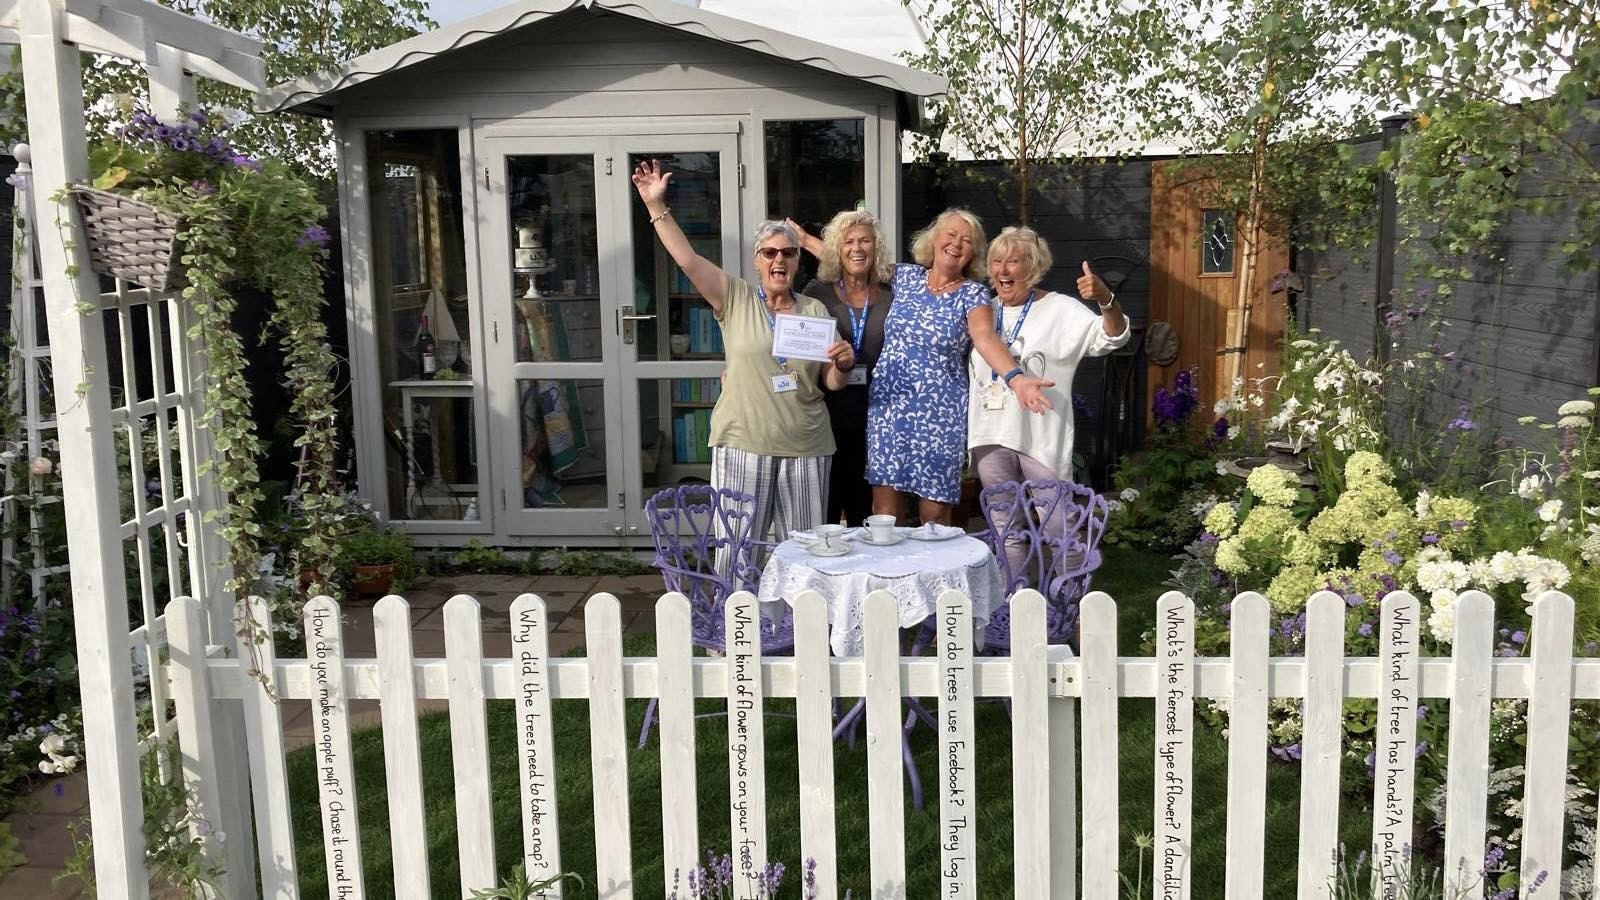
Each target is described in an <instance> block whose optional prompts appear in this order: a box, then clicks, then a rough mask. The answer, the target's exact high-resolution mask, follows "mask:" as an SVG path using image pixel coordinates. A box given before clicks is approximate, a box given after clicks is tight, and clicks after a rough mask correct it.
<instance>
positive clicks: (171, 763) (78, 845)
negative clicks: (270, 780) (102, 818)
mask: <svg viewBox="0 0 1600 900" xmlns="http://www.w3.org/2000/svg"><path fill="white" fill-rule="evenodd" d="M163 769H165V771H166V773H167V775H166V776H165V779H163V775H162V772H163ZM181 772H182V759H181V758H180V756H179V752H178V745H177V742H176V741H173V742H170V743H163V742H158V741H153V742H152V743H151V745H150V749H148V750H146V751H145V754H144V756H143V757H142V758H141V759H140V761H139V793H140V797H141V798H142V800H143V804H142V805H143V807H144V840H145V868H146V870H147V871H149V873H150V883H151V886H152V887H153V888H157V889H167V890H171V891H173V892H175V895H178V896H188V897H210V896H215V895H216V893H215V892H216V889H217V880H218V879H219V878H221V877H222V874H223V872H222V867H221V864H220V863H219V862H217V860H218V859H220V857H221V855H222V853H221V846H220V845H221V844H222V842H223V840H225V839H226V835H224V834H223V833H222V832H220V831H217V830H216V829H215V828H214V827H213V825H212V823H211V822H210V821H208V820H207V819H205V818H204V817H203V816H201V815H200V811H199V801H198V800H197V798H196V797H195V796H194V792H193V791H191V790H189V789H188V787H186V786H185V784H184V782H183V777H182V775H181V774H179V773H181ZM72 832H73V839H74V840H73V844H74V850H75V852H74V853H73V855H72V857H71V858H70V859H68V860H67V861H66V864H65V865H64V866H63V867H62V870H61V874H59V875H57V876H56V881H57V882H58V883H59V882H61V881H65V880H68V879H76V880H77V881H79V882H81V883H82V884H83V886H84V890H85V891H87V892H89V893H90V894H93V893H94V890H95V882H94V859H93V856H94V837H93V835H92V834H91V833H90V832H89V819H88V817H85V818H84V819H83V820H82V821H81V822H78V823H76V824H75V825H73V826H72Z"/></svg>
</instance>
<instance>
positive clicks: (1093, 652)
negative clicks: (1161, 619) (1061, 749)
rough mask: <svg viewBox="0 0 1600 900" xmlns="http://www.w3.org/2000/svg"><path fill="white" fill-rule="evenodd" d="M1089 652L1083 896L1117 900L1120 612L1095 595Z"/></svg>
mask: <svg viewBox="0 0 1600 900" xmlns="http://www.w3.org/2000/svg"><path fill="white" fill-rule="evenodd" d="M1078 621H1079V622H1080V623H1081V628H1080V632H1079V636H1078V646H1079V649H1081V650H1082V651H1083V700H1082V704H1081V710H1080V718H1081V719H1082V722H1081V723H1080V724H1079V729H1080V733H1081V734H1082V735H1083V743H1082V755H1083V814H1082V816H1080V819H1081V820H1082V822H1083V878H1082V882H1083V895H1084V896H1085V897H1116V896H1118V894H1119V892H1120V891H1121V889H1122V886H1121V885H1120V884H1118V883H1117V871H1118V866H1119V865H1120V854H1121V851H1122V847H1121V842H1120V836H1119V835H1118V830H1119V829H1118V823H1120V822H1121V821H1122V818H1121V810H1120V808H1119V806H1118V803H1119V799H1118V792H1117V777H1118V775H1117V743H1118V742H1117V726H1118V721H1117V606H1116V603H1114V602H1113V601H1112V599H1111V597H1110V596H1109V595H1107V594H1106V593H1105V592H1104V591H1091V592H1090V593H1089V594H1088V595H1087V596H1085V597H1084V598H1083V603H1082V604H1080V605H1079V606H1078Z"/></svg>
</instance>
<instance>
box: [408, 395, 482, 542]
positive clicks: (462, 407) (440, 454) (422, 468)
mask: <svg viewBox="0 0 1600 900" xmlns="http://www.w3.org/2000/svg"><path fill="white" fill-rule="evenodd" d="M446 390H459V388H454V387H452V388H451V389H441V388H440V387H439V386H438V385H433V384H428V383H427V382H421V383H417V382H412V383H410V384H407V385H404V386H402V387H401V388H399V389H398V391H397V393H398V394H399V396H400V398H401V400H400V409H399V411H398V416H397V417H395V415H394V414H390V415H389V416H386V418H387V421H386V422H385V426H386V428H385V431H386V433H387V434H386V436H387V437H388V440H387V441H386V451H387V457H388V477H389V508H390V516H391V517H392V518H396V519H443V520H455V521H461V520H475V519H477V518H478V507H477V501H478V442H477V431H476V427H475V424H474V422H473V417H472V398H471V397H469V396H448V395H442V394H443V393H444V392H445V391H446Z"/></svg>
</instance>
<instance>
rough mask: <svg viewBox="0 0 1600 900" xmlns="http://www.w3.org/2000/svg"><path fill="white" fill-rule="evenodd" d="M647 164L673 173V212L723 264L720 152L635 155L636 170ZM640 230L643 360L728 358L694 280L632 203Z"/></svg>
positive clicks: (636, 279)
mask: <svg viewBox="0 0 1600 900" xmlns="http://www.w3.org/2000/svg"><path fill="white" fill-rule="evenodd" d="M647 159H657V160H660V161H661V168H662V169H664V170H667V171H670V172H672V180H671V181H669V182H667V206H668V207H670V208H671V209H672V216H673V218H674V219H676V220H677V222H678V225H679V226H681V227H682V228H683V233H684V234H685V235H687V236H688V237H689V242H690V243H691V244H693V245H694V247H695V249H696V250H697V251H699V253H700V255H701V256H704V257H705V258H706V259H709V260H711V261H712V262H714V263H716V264H717V265H719V266H720V265H722V161H721V158H720V157H719V155H718V154H716V153H634V154H630V155H629V157H628V170H629V171H632V170H633V167H634V166H636V165H638V164H639V163H640V162H642V161H644V160H647ZM629 209H631V210H632V211H633V212H632V214H631V217H630V218H631V222H632V229H633V311H634V312H635V313H637V314H639V315H642V316H646V315H647V316H654V317H655V318H653V319H642V320H640V321H637V322H635V323H634V327H635V329H636V335H635V339H634V343H635V345H636V346H637V347H638V352H639V360H640V361H641V362H643V361H650V362H659V361H661V360H667V359H672V360H685V359H721V358H722V329H720V328H718V327H717V323H716V320H715V319H714V318H713V317H712V315H711V307H710V306H707V305H706V301H705V300H704V299H703V298H701V296H700V293H699V292H698V291H696V290H695V288H694V285H692V284H690V283H689V278H688V276H686V275H684V274H683V270H681V269H679V268H678V264H677V263H675V262H673V261H672V257H670V256H668V255H667V251H666V249H665V248H663V247H662V246H661V241H659V240H657V239H656V234H655V230H656V229H655V226H654V225H652V224H650V214H649V213H648V212H647V211H646V210H645V208H644V204H643V203H632V204H629Z"/></svg>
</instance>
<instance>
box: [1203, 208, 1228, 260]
mask: <svg viewBox="0 0 1600 900" xmlns="http://www.w3.org/2000/svg"><path fill="white" fill-rule="evenodd" d="M1201 227H1202V229H1203V230H1202V232H1201V243H1200V273H1201V274H1203V275H1229V274H1232V273H1233V213H1232V212H1231V211H1229V210H1226V209H1208V210H1206V211H1205V219H1204V225H1202V226H1201Z"/></svg>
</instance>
